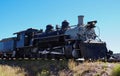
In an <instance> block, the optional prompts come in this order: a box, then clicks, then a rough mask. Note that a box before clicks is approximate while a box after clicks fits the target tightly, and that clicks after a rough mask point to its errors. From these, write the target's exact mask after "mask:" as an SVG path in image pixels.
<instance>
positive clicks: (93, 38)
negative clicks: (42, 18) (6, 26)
mask: <svg viewBox="0 0 120 76" xmlns="http://www.w3.org/2000/svg"><path fill="white" fill-rule="evenodd" d="M83 18H84V16H78V24H77V25H75V26H70V25H69V22H68V21H67V20H64V21H63V22H62V25H61V27H60V28H59V27H58V26H56V29H54V28H53V26H52V25H50V24H49V25H47V26H46V30H45V31H43V30H42V29H41V30H38V29H32V28H29V29H27V30H24V31H20V32H16V33H14V34H16V35H17V37H13V38H7V39H2V40H1V41H0V55H1V57H10V58H13V57H15V58H20V57H22V58H26V57H27V58H84V59H99V58H109V57H110V56H111V55H112V51H110V50H108V49H107V47H106V43H105V42H103V41H101V40H100V39H97V37H98V36H97V35H96V33H95V29H94V28H95V27H96V26H95V24H96V23H97V21H89V22H88V23H87V24H84V23H83Z"/></svg>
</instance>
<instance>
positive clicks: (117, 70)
mask: <svg viewBox="0 0 120 76" xmlns="http://www.w3.org/2000/svg"><path fill="white" fill-rule="evenodd" d="M111 76H120V65H116V66H115V67H114V68H113V71H112V74H111Z"/></svg>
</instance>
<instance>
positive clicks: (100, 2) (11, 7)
mask: <svg viewBox="0 0 120 76" xmlns="http://www.w3.org/2000/svg"><path fill="white" fill-rule="evenodd" d="M119 14H120V0H0V26H1V27H0V39H2V38H7V37H11V36H13V33H14V32H18V31H21V30H25V29H27V28H37V29H41V28H42V29H45V26H46V25H47V24H52V25H53V26H55V25H56V24H58V25H61V22H62V21H63V20H68V21H69V22H70V25H75V24H77V22H78V20H77V16H78V15H84V16H85V17H84V23H87V21H91V20H97V21H98V23H97V24H96V26H98V27H99V28H100V38H101V39H102V40H103V41H105V42H106V43H107V47H108V49H111V50H113V51H114V52H120V24H119V22H120V21H119V20H120V15H119ZM96 31H97V30H96Z"/></svg>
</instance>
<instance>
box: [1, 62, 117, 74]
mask: <svg viewBox="0 0 120 76" xmlns="http://www.w3.org/2000/svg"><path fill="white" fill-rule="evenodd" d="M0 64H1V65H0V76H58V75H59V76H112V73H113V68H115V66H116V65H118V64H119V63H107V62H100V61H97V62H84V63H78V62H75V61H74V60H68V61H66V60H61V61H57V60H23V61H22V60H21V61H19V60H15V61H4V62H2V63H1V62H0ZM114 75H115V74H114Z"/></svg>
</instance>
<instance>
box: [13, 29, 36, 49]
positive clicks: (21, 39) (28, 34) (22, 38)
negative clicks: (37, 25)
mask: <svg viewBox="0 0 120 76" xmlns="http://www.w3.org/2000/svg"><path fill="white" fill-rule="evenodd" d="M37 31H38V30H37V29H32V28H30V29H27V30H24V31H20V32H16V33H14V34H17V46H16V47H17V48H22V47H25V46H30V45H32V38H33V34H34V33H35V32H37Z"/></svg>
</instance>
